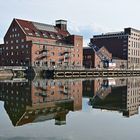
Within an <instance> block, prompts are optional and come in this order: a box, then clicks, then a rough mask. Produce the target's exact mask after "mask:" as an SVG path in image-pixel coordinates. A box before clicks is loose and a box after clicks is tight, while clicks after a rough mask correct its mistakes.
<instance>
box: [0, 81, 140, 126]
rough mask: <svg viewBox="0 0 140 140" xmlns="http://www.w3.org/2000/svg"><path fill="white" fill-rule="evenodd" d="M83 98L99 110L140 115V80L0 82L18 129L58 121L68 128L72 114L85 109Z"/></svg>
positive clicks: (4, 98)
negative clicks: (28, 124)
mask: <svg viewBox="0 0 140 140" xmlns="http://www.w3.org/2000/svg"><path fill="white" fill-rule="evenodd" d="M82 97H83V98H89V105H91V106H92V107H93V109H94V108H96V109H102V110H111V111H118V112H122V113H123V116H126V117H129V116H132V115H134V114H138V109H139V105H140V79H139V78H116V79H114V78H107V79H101V78H100V79H96V80H93V79H91V80H81V79H74V80H70V79H61V80H60V79H56V80H46V79H35V80H33V81H29V80H27V79H22V80H21V79H13V80H11V81H0V100H2V101H4V108H5V110H6V112H7V114H8V115H9V118H10V119H11V121H12V124H13V125H14V126H20V125H23V124H27V123H33V122H40V121H45V120H52V119H54V120H55V124H56V125H64V124H66V115H67V114H68V113H69V111H78V110H81V109H82Z"/></svg>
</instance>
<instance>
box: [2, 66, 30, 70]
mask: <svg viewBox="0 0 140 140" xmlns="http://www.w3.org/2000/svg"><path fill="white" fill-rule="evenodd" d="M26 69H28V67H26V66H0V70H26Z"/></svg>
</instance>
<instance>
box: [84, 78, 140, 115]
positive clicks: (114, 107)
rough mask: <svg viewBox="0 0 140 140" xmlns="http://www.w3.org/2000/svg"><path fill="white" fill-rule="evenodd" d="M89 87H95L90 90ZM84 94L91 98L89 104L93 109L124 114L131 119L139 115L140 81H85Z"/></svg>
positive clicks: (132, 79) (137, 79) (131, 79)
mask: <svg viewBox="0 0 140 140" xmlns="http://www.w3.org/2000/svg"><path fill="white" fill-rule="evenodd" d="M89 87H93V89H90V88H89ZM84 92H85V94H84V95H86V92H87V93H88V95H89V96H90V97H91V93H93V95H94V96H93V97H92V98H90V101H89V104H90V105H92V107H93V108H96V109H101V110H111V111H119V112H122V114H123V116H126V117H130V116H132V115H135V114H138V109H139V105H140V79H139V78H127V79H112V78H109V79H98V80H94V81H85V86H84Z"/></svg>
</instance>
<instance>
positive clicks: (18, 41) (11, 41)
mask: <svg viewBox="0 0 140 140" xmlns="http://www.w3.org/2000/svg"><path fill="white" fill-rule="evenodd" d="M24 41H25V40H24V39H21V40H18V39H16V41H15V42H16V43H20V42H24ZM9 43H11V44H13V43H14V41H13V40H10V41H6V44H9Z"/></svg>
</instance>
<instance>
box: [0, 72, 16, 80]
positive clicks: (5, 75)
mask: <svg viewBox="0 0 140 140" xmlns="http://www.w3.org/2000/svg"><path fill="white" fill-rule="evenodd" d="M13 76H14V74H13V72H12V70H0V79H9V78H12V77H13Z"/></svg>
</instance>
